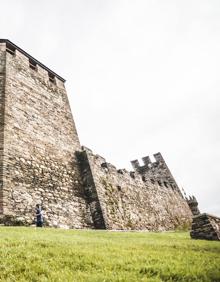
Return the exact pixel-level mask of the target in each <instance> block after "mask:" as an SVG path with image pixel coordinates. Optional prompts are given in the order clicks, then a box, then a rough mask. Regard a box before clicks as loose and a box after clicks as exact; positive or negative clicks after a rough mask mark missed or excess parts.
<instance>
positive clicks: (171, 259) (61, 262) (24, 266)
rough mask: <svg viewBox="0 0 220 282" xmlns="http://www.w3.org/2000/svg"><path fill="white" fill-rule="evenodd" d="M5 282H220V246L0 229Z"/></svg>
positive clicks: (131, 235)
mask: <svg viewBox="0 0 220 282" xmlns="http://www.w3.org/2000/svg"><path fill="white" fill-rule="evenodd" d="M0 281H16V282H18V281H62V282H66V281H77V282H78V281H184V282H185V281H199V282H200V281H204V282H209V281H214V282H217V281H220V242H209V241H201V240H191V239H190V237H189V234H188V233H186V232H173V233H172V232H167V233H151V232H149V233H147V232H109V231H91V230H90V231H87V230H61V229H47V228H43V229H35V228H31V227H29V228H26V227H0Z"/></svg>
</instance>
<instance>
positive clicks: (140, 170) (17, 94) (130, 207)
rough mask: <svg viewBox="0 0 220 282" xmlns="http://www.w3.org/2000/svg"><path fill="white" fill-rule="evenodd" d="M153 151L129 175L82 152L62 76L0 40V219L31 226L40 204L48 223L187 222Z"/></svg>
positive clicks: (163, 226) (162, 226)
mask: <svg viewBox="0 0 220 282" xmlns="http://www.w3.org/2000/svg"><path fill="white" fill-rule="evenodd" d="M6 44H9V45H7V46H6ZM10 44H11V45H10ZM6 47H7V48H8V49H7V48H6ZM10 48H11V49H10ZM13 48H14V49H13ZM6 49H7V50H6ZM154 156H155V159H156V161H155V162H151V161H150V159H149V157H145V158H143V162H144V165H143V166H140V164H139V162H138V161H137V160H135V161H133V162H132V165H133V167H134V171H132V172H128V171H126V170H124V169H120V170H117V169H116V167H114V166H113V165H111V164H109V163H107V162H106V160H105V159H104V158H102V157H101V156H99V155H94V154H93V153H92V151H90V150H88V149H86V148H84V149H83V150H81V147H80V143H79V139H78V135H77V132H76V128H75V125H74V120H73V118H72V114H71V110H70V106H69V102H68V99H67V94H66V90H65V87H64V81H63V79H62V78H61V77H59V76H58V75H56V74H54V73H53V72H52V71H50V70H49V69H48V68H47V67H45V66H43V65H42V64H41V63H39V62H38V61H36V60H35V59H33V58H32V57H31V56H30V55H28V54H27V53H25V52H24V51H23V50H21V49H20V48H19V47H17V46H16V47H15V45H13V44H12V43H10V42H9V41H4V40H0V223H4V224H32V223H33V220H34V216H35V206H36V204H41V205H42V206H43V210H44V217H45V222H46V224H48V225H49V226H59V227H64V226H68V227H70V228H99V229H122V230H127V229H140V230H145V229H147V230H155V231H159V230H173V229H175V228H182V227H187V226H189V224H190V223H191V218H192V213H191V211H190V209H189V206H188V204H187V202H186V200H185V199H184V198H183V196H182V194H181V192H180V190H179V188H178V185H177V183H176V182H175V180H174V178H173V176H172V174H171V173H170V171H169V168H168V167H167V165H166V163H165V161H164V160H163V158H162V156H161V154H159V153H158V154H155V155H154Z"/></svg>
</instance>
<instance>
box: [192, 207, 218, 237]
mask: <svg viewBox="0 0 220 282" xmlns="http://www.w3.org/2000/svg"><path fill="white" fill-rule="evenodd" d="M190 236H191V238H193V239H206V240H220V218H219V217H217V216H213V215H210V214H207V213H203V214H200V215H198V216H194V217H193V222H192V230H191V232H190Z"/></svg>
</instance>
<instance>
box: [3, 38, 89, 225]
mask: <svg viewBox="0 0 220 282" xmlns="http://www.w3.org/2000/svg"><path fill="white" fill-rule="evenodd" d="M64 82H65V80H64V79H63V78H62V77H60V76H59V75H57V74H56V73H54V72H53V71H51V70H50V69H48V68H47V67H46V66H44V65H43V64H41V63H40V62H39V61H37V60H36V59H34V58H33V57H32V56H30V55H29V54H27V53H26V52H25V51H23V50H22V49H20V48H19V47H17V46H16V45H15V44H13V43H12V42H10V41H9V40H5V39H1V40H0V107H1V108H0V119H1V120H0V134H1V138H0V142H1V145H0V149H1V151H0V168H1V173H0V177H1V178H0V181H1V187H0V218H1V220H2V221H7V220H8V221H15V222H17V223H19V222H20V221H22V222H26V223H31V222H32V221H33V215H34V209H35V205H36V204H37V203H40V204H41V205H43V206H46V214H45V217H46V221H47V223H48V224H49V225H68V226H70V227H71V226H74V227H80V228H81V227H85V226H87V223H86V219H87V217H88V216H87V215H88V214H87V211H88V208H87V204H86V202H85V199H84V193H83V190H82V185H81V180H80V179H81V178H80V174H79V170H78V165H77V160H76V157H75V152H76V151H77V150H79V149H80V143H79V139H78V135H77V132H76V128H75V125H74V121H73V118H72V114H71V110H70V106H69V102H68V98H67V94H66V90H65V86H64Z"/></svg>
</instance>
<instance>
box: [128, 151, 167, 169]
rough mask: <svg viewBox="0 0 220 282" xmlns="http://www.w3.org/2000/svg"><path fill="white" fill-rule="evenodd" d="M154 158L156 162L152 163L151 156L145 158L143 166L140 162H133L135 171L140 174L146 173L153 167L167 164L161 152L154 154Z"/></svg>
mask: <svg viewBox="0 0 220 282" xmlns="http://www.w3.org/2000/svg"><path fill="white" fill-rule="evenodd" d="M153 156H154V159H155V161H154V162H152V161H151V158H150V157H149V156H146V157H143V158H142V161H143V165H140V163H139V161H138V160H133V161H131V165H132V167H133V169H134V170H137V171H139V172H144V171H147V170H149V169H151V167H157V166H158V165H159V164H160V165H161V164H166V163H165V161H164V158H163V157H162V155H161V153H160V152H158V153H156V154H153Z"/></svg>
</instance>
